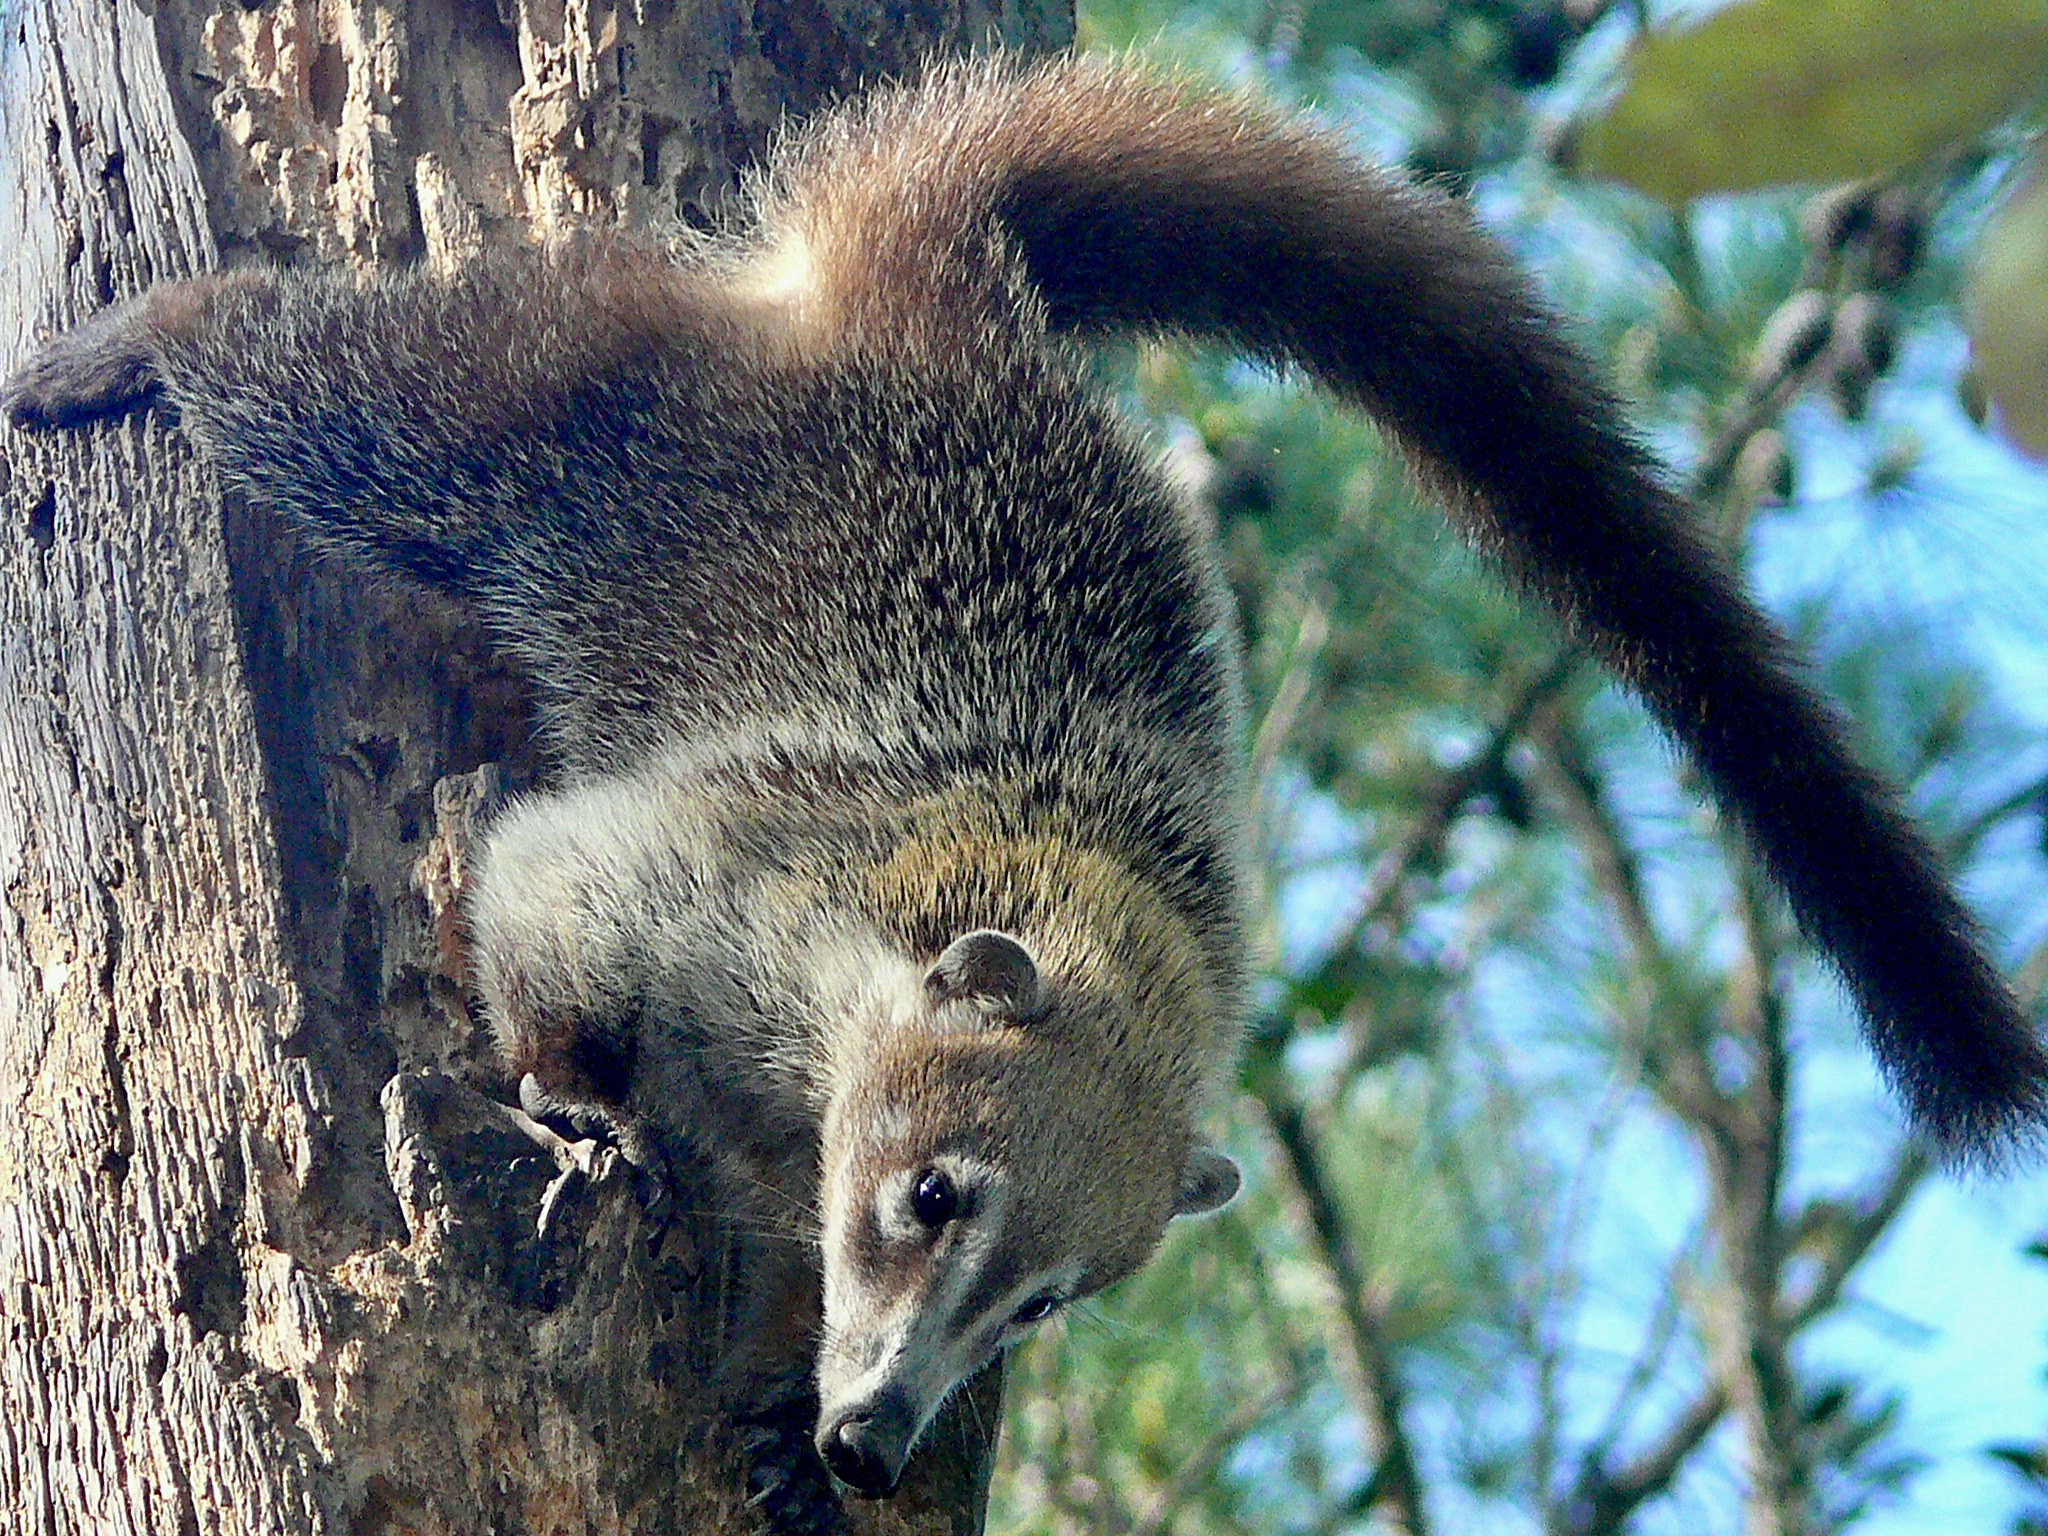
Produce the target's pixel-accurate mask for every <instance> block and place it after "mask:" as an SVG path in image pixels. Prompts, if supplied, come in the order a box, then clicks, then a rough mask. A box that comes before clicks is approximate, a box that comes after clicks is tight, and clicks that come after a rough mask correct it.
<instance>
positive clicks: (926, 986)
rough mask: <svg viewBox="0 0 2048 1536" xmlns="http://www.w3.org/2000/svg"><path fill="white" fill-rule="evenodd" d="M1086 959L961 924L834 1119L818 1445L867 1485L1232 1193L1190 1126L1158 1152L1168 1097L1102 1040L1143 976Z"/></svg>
mask: <svg viewBox="0 0 2048 1536" xmlns="http://www.w3.org/2000/svg"><path fill="white" fill-rule="evenodd" d="M1053 942H1054V944H1057V942H1058V941H1057V939H1055V940H1054V941H1053ZM1083 969H1084V974H1083V975H1081V976H1078V977H1075V978H1071V979H1063V978H1061V977H1060V976H1058V975H1057V974H1053V975H1047V974H1045V973H1043V972H1041V970H1040V967H1039V964H1038V961H1037V959H1036V957H1035V956H1034V953H1033V947H1032V946H1031V945H1029V944H1027V943H1026V941H1025V940H1024V939H1021V938H1019V937H1017V936H1014V935H1011V934H1007V933H1003V932H1000V931H996V930H991V929H981V930H976V931H974V932H971V933H968V934H966V935H963V936H962V937H961V938H959V939H956V940H955V941H954V942H953V943H952V944H950V945H948V946H947V948H946V949H945V951H944V952H943V953H942V954H940V956H939V957H938V958H937V959H936V960H935V961H934V962H933V963H932V964H931V966H930V967H929V969H928V970H927V971H926V973H925V976H924V978H923V981H922V985H921V988H920V991H921V993H922V997H921V1007H920V1009H919V1010H918V1011H917V1012H915V1013H914V1014H912V1015H911V1016H909V1017H908V1018H903V1019H901V1021H900V1022H898V1023H896V1024H895V1025H894V1026H893V1027H891V1028H890V1029H889V1030H888V1031H887V1032H886V1033H885V1035H884V1036H883V1037H882V1038H880V1039H878V1040H876V1041H875V1044H874V1049H873V1050H872V1052H871V1053H870V1059H871V1061H872V1062H873V1066H872V1069H871V1070H869V1071H865V1072H863V1073H861V1074H859V1076H858V1077H857V1078H856V1079H855V1080H854V1081H853V1082H852V1083H850V1084H849V1085H848V1088H847V1090H846V1092H845V1093H844V1095H843V1096H842V1097H841V1098H839V1099H837V1100H835V1103H834V1106H833V1108H832V1110H831V1111H830V1112H829V1114H828V1119H827V1131H826V1139H825V1145H826V1159H827V1163H826V1170H825V1178H824V1183H823V1190H822V1196H823V1218H824V1223H823V1239H824V1242H823V1252H824V1340H823V1345H822V1348H821V1349H820V1352H819V1358H818V1389H819V1399H820V1413H819V1421H818V1429H817V1447H818V1453H819V1455H820V1456H821V1457H823V1458H824V1461H825V1464H826V1466H827V1467H829V1468H830V1469H831V1470H832V1472H833V1474H834V1475H835V1476H837V1477H839V1478H840V1479H841V1481H843V1482H845V1483H846V1484H847V1486H848V1487H850V1488H852V1489H853V1490H854V1491H856V1492H858V1493H862V1494H865V1495H869V1496H876V1495H880V1494H885V1493H888V1492H889V1491H891V1490H892V1489H893V1488H894V1487H895V1486H896V1482H897V1480H898V1479H899V1478H900V1477H901V1476H902V1472H903V1467H904V1465H905V1463H906V1462H907V1460H908V1459H909V1456H910V1453H911V1451H912V1449H913V1448H914V1447H915V1445H916V1443H917V1440H918V1438H919V1437H920V1436H921V1435H922V1434H923V1433H924V1430H925V1428H926V1426H927V1425H929V1424H930V1422H931V1420H932V1418H933V1416H934V1415H936V1414H937V1412H938V1410H939V1408H940V1406H941V1405H942V1404H943V1403H944V1401H945V1399H946V1397H947V1395H948V1394H949V1393H951V1392H952V1390H953V1389H954V1387H956V1386H957V1385H959V1384H960V1383H961V1382H963V1381H965V1380H966V1379H968V1378H969V1377H971V1376H972V1375H974V1374H975V1373H976V1372H977V1371H979V1370H980V1369H981V1368H982V1367H984V1366H985V1365H987V1364H988V1363H989V1361H991V1360H992V1359H994V1357H995V1356H996V1355H997V1354H998V1353H999V1352H1001V1351H1002V1350H1003V1349H1006V1348H1008V1347H1009V1346H1010V1345H1012V1344H1015V1343H1017V1342H1018V1341H1019V1340H1021V1339H1023V1338H1025V1337H1028V1336H1029V1335H1030V1333H1031V1332H1032V1331H1033V1330H1034V1329H1035V1328H1037V1327H1038V1325H1039V1324H1041V1323H1043V1322H1044V1321H1045V1320H1046V1319H1048V1318H1050V1317H1052V1316H1053V1315H1055V1314H1056V1313H1057V1312H1059V1311H1060V1309H1061V1308H1063V1307H1065V1306H1067V1305H1068V1304H1069V1303H1071V1302H1073V1301H1075V1300H1077V1299H1079V1298H1081V1297H1084V1296H1089V1295H1092V1294H1094V1293H1095V1292H1096V1291H1099V1290H1101V1289H1102V1288H1103V1287H1104V1286H1106V1285H1109V1284H1111V1283H1113V1282H1114V1281H1116V1280H1118V1279H1120V1278H1122V1277H1123V1276H1124V1275H1126V1274H1128V1273H1130V1272H1131V1271H1132V1270H1134V1269H1136V1268H1137V1267H1138V1266H1139V1265H1140V1264H1142V1263H1143V1262H1144V1261H1145V1259H1146V1258H1147V1257H1149V1256H1150V1254H1151V1252H1152V1250H1153V1249H1154V1248H1155V1247H1156V1246H1157V1244H1158V1242H1159V1239H1160V1237H1161V1236H1162V1235H1163V1234H1164V1231H1165V1227H1166V1223H1167V1221H1168V1220H1169V1219H1171V1218H1172V1217H1175V1216H1183V1215H1194V1214H1201V1213H1207V1212H1210V1211H1214V1210H1217V1209H1219V1208H1221V1207H1222V1206H1223V1205H1224V1204H1225V1203H1226V1202H1227V1201H1228V1200H1229V1199H1230V1198H1231V1197H1232V1196H1233V1195H1234V1194H1235V1193H1236V1191H1237V1187H1238V1170H1237V1165H1236V1164H1235V1163H1234V1162H1232V1161H1231V1160H1230V1159H1229V1158H1228V1157H1227V1156H1225V1155H1224V1154H1223V1153H1221V1152H1217V1151H1215V1150H1213V1149H1211V1148H1208V1147H1204V1146H1202V1145H1200V1143H1199V1142H1197V1141H1196V1140H1195V1139H1194V1130H1195V1128H1194V1127H1193V1126H1191V1125H1182V1126H1179V1127H1176V1128H1173V1130H1172V1131H1171V1134H1172V1136H1173V1138H1174V1142H1175V1144H1177V1145H1178V1147H1179V1148H1180V1149H1181V1150H1180V1153H1179V1156H1178V1157H1177V1159H1175V1160H1174V1161H1171V1162H1166V1163H1162V1162H1161V1160H1160V1159H1159V1158H1158V1157H1157V1156H1156V1155H1155V1153H1154V1148H1155V1147H1156V1146H1157V1145H1158V1142H1159V1139H1160V1138H1161V1137H1162V1136H1163V1135H1165V1134H1167V1133H1168V1130H1167V1127H1165V1126H1164V1125H1162V1124H1160V1123H1159V1122H1158V1120H1157V1116H1156V1113H1148V1112H1147V1110H1146V1109H1145V1107H1144V1106H1145V1102H1146V1100H1147V1099H1148V1098H1152V1097H1155V1096H1156V1095H1151V1094H1147V1093H1146V1092H1145V1090H1144V1087H1143V1084H1142V1082H1141V1081H1133V1080H1132V1079H1131V1078H1130V1077H1129V1076H1127V1075H1126V1074H1125V1073H1122V1072H1119V1071H1118V1070H1116V1069H1115V1068H1113V1067H1106V1061H1105V1055H1104V1052H1103V1050H1102V1039H1103V1036H1104V1035H1105V1034H1106V1033H1107V1034H1116V1033H1124V1032H1128V1031H1130V1030H1131V1029H1132V1028H1133V1027H1134V1026H1142V1022H1143V1021H1142V1019H1141V1018H1138V1017H1135V1016H1134V1014H1135V1013H1136V1011H1137V1010H1139V1009H1142V1008H1143V1007H1145V1006H1147V1004H1148V1003H1149V1002H1150V1001H1151V999H1150V998H1149V996H1148V994H1149V988H1146V989H1141V990H1139V991H1138V992H1137V994H1136V995H1128V994H1124V993H1123V992H1122V991H1121V989H1120V988H1118V987H1117V985H1116V976H1117V973H1116V972H1115V971H1114V970H1113V969H1112V970H1105V969H1102V968H1100V967H1093V968H1087V967H1084V968H1083ZM1091 970H1092V974H1086V972H1088V971H1091Z"/></svg>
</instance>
